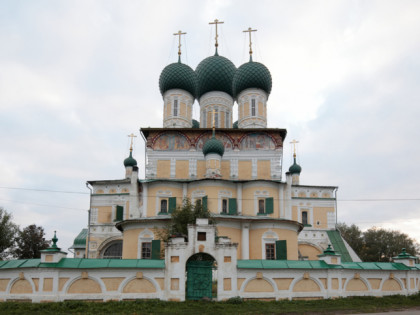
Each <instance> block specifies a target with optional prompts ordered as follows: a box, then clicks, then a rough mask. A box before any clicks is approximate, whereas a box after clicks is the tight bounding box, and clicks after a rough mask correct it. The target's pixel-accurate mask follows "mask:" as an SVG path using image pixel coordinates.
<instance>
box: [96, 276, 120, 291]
mask: <svg viewBox="0 0 420 315" xmlns="http://www.w3.org/2000/svg"><path fill="white" fill-rule="evenodd" d="M124 279H125V278H124V277H111V278H101V280H102V281H103V282H104V284H105V287H106V290H107V291H118V288H119V287H120V284H121V282H122V281H123V280H124Z"/></svg>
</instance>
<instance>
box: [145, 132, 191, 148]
mask: <svg viewBox="0 0 420 315" xmlns="http://www.w3.org/2000/svg"><path fill="white" fill-rule="evenodd" d="M189 149H190V145H189V143H188V140H187V138H185V137H184V136H182V135H180V134H177V133H165V134H163V135H161V136H160V137H159V138H158V139H156V141H155V143H154V144H153V150H156V151H187V150H189Z"/></svg>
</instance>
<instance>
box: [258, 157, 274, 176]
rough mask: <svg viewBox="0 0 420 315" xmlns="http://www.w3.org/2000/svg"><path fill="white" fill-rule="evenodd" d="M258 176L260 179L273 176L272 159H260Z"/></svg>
mask: <svg viewBox="0 0 420 315" xmlns="http://www.w3.org/2000/svg"><path fill="white" fill-rule="evenodd" d="M257 178H258V179H270V178H271V162H270V161H261V160H260V161H258V162H257Z"/></svg>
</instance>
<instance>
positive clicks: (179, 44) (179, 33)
mask: <svg viewBox="0 0 420 315" xmlns="http://www.w3.org/2000/svg"><path fill="white" fill-rule="evenodd" d="M185 34H187V33H185V32H182V31H181V30H179V31H178V33H174V35H175V36H178V56H181V36H182V35H185Z"/></svg>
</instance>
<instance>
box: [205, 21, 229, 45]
mask: <svg viewBox="0 0 420 315" xmlns="http://www.w3.org/2000/svg"><path fill="white" fill-rule="evenodd" d="M223 23H225V22H221V21H219V20H218V19H215V20H214V22H210V23H209V24H214V25H216V37H215V40H216V44H215V46H216V48H217V47H218V46H219V43H218V42H217V38H218V37H219V35H218V33H217V25H218V24H223Z"/></svg>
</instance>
